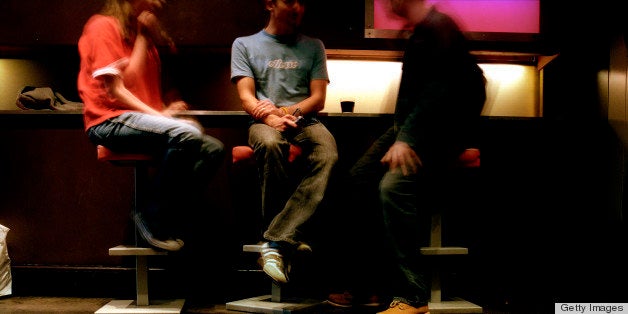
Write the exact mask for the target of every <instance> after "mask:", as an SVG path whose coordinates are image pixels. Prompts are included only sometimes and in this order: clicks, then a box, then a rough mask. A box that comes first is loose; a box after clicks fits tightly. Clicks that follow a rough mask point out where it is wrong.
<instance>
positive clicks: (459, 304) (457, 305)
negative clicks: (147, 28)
mask: <svg viewBox="0 0 628 314" xmlns="http://www.w3.org/2000/svg"><path fill="white" fill-rule="evenodd" d="M429 308H430V314H436V313H442V314H444V313H484V312H483V311H482V307H481V306H479V305H476V304H473V303H471V302H469V301H465V300H462V299H452V300H451V301H441V302H429Z"/></svg>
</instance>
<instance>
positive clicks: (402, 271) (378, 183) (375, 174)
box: [350, 127, 432, 307]
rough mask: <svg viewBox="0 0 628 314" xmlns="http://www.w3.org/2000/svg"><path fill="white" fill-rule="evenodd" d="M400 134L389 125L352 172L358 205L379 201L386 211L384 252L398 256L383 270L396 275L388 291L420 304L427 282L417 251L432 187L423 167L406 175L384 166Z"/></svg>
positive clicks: (424, 299)
mask: <svg viewBox="0 0 628 314" xmlns="http://www.w3.org/2000/svg"><path fill="white" fill-rule="evenodd" d="M396 138H397V133H396V132H395V130H394V128H392V127H391V128H390V129H389V130H388V131H387V132H386V133H384V134H383V135H382V136H381V137H380V138H378V139H377V140H376V141H375V142H374V143H373V144H372V145H371V147H370V148H369V150H368V151H367V152H366V153H365V154H364V155H363V156H362V157H361V158H360V159H359V160H358V161H357V162H356V164H355V165H354V166H353V167H352V169H351V173H350V175H351V182H352V188H354V189H355V192H354V193H357V197H355V201H356V202H355V205H356V206H363V207H366V206H373V204H380V205H381V210H382V211H383V219H384V233H385V235H384V236H385V237H387V238H388V240H389V246H388V247H387V248H385V249H383V250H382V252H380V253H381V254H390V255H391V256H392V258H393V259H394V264H393V265H394V266H393V271H388V270H386V271H384V273H385V275H386V276H392V278H389V280H387V282H388V283H389V284H392V285H393V287H392V290H389V291H387V292H388V293H390V294H391V295H392V296H393V297H394V299H395V300H398V301H401V302H404V303H406V304H410V305H412V306H415V307H420V306H423V305H426V304H427V302H428V301H429V284H428V283H427V281H426V276H425V267H424V266H423V265H424V264H423V262H422V260H421V256H420V255H419V254H418V252H419V247H420V246H421V244H422V241H421V239H425V238H426V237H425V236H426V235H427V233H424V231H426V229H425V228H422V227H424V226H428V225H426V221H427V220H426V219H425V218H426V217H429V213H431V211H432V208H431V205H430V204H431V203H430V201H429V200H430V199H431V195H430V193H431V187H430V186H429V185H430V183H428V181H429V180H426V178H425V177H424V174H423V172H420V173H419V175H412V176H404V175H403V174H402V173H400V172H397V171H394V172H393V171H388V169H387V168H385V167H383V166H382V164H381V162H380V160H381V159H382V157H383V156H384V155H385V154H386V152H387V151H388V149H389V148H390V146H392V144H393V143H394V142H395V141H396ZM424 200H425V201H424ZM371 254H373V253H371ZM375 254H377V253H375ZM354 276H357V275H354ZM362 276H366V274H362Z"/></svg>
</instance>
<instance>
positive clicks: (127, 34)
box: [101, 0, 137, 42]
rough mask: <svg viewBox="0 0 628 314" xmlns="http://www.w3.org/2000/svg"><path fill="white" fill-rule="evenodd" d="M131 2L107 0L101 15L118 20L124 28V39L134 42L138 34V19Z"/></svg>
mask: <svg viewBox="0 0 628 314" xmlns="http://www.w3.org/2000/svg"><path fill="white" fill-rule="evenodd" d="M129 1H130V0H106V1H105V5H104V6H103V8H102V11H101V13H102V14H103V15H109V16H112V17H114V18H116V19H117V20H118V21H119V22H120V26H121V27H122V29H121V32H122V38H124V40H126V41H129V42H131V41H133V38H135V35H136V34H137V18H136V16H135V15H134V14H133V6H132V5H131V3H130V2H129Z"/></svg>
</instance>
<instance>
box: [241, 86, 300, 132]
mask: <svg viewBox="0 0 628 314" xmlns="http://www.w3.org/2000/svg"><path fill="white" fill-rule="evenodd" d="M236 88H237V91H238V95H239V96H240V101H241V103H242V109H243V110H244V111H246V112H247V113H248V114H250V115H251V117H253V119H255V120H256V121H260V122H263V123H265V124H267V125H269V126H271V127H273V128H275V129H276V130H278V131H280V132H283V131H285V130H287V129H288V128H289V127H292V128H295V127H297V124H296V123H295V122H294V120H295V119H296V118H295V117H294V116H292V115H289V114H286V113H285V112H284V111H283V110H281V109H279V108H277V107H276V106H275V105H274V104H273V103H272V102H271V101H270V100H268V99H265V100H258V99H257V97H256V96H255V81H254V80H253V78H251V77H247V76H244V77H239V78H238V79H237V80H236Z"/></svg>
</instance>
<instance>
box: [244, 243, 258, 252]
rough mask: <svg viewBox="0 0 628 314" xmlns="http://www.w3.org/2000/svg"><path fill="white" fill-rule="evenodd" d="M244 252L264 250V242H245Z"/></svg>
mask: <svg viewBox="0 0 628 314" xmlns="http://www.w3.org/2000/svg"><path fill="white" fill-rule="evenodd" d="M242 252H254V253H260V252H262V244H245V245H243V246H242Z"/></svg>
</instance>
